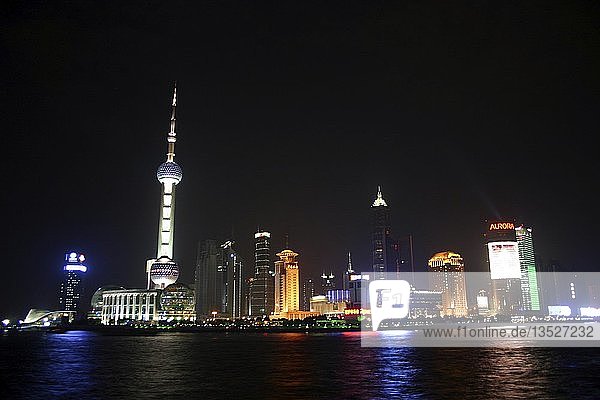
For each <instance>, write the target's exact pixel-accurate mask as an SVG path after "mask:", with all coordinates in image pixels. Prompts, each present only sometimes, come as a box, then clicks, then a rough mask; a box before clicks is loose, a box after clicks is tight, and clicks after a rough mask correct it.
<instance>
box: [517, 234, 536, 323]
mask: <svg viewBox="0 0 600 400" xmlns="http://www.w3.org/2000/svg"><path fill="white" fill-rule="evenodd" d="M515 231H516V234H517V244H518V247H519V263H520V267H521V296H522V302H523V303H522V305H523V310H524V311H540V295H539V291H538V280H537V272H536V269H535V253H534V249H533V237H532V229H531V228H525V227H524V226H523V225H521V226H518V227H516V228H515Z"/></svg>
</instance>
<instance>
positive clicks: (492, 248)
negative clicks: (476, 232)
mask: <svg viewBox="0 0 600 400" xmlns="http://www.w3.org/2000/svg"><path fill="white" fill-rule="evenodd" d="M484 237H485V242H486V244H485V245H486V247H487V260H488V264H489V267H490V277H491V279H492V288H491V293H490V300H491V302H490V312H491V313H492V314H504V315H511V314H515V313H516V312H517V311H519V310H520V309H521V267H520V262H519V250H518V244H517V238H516V233H515V223H514V219H502V220H490V221H486V232H485V234H484Z"/></svg>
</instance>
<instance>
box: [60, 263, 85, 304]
mask: <svg viewBox="0 0 600 400" xmlns="http://www.w3.org/2000/svg"><path fill="white" fill-rule="evenodd" d="M84 261H85V256H84V255H83V254H77V253H75V252H71V253H67V254H66V255H65V265H64V266H63V274H64V275H63V280H62V282H61V284H60V295H59V298H58V306H59V308H60V310H61V311H76V312H81V311H82V310H81V308H80V306H81V297H82V294H83V282H82V281H83V277H84V276H85V273H86V272H87V267H86V266H85V265H83V262H84ZM86 303H87V302H86Z"/></svg>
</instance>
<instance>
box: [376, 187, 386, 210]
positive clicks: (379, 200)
mask: <svg viewBox="0 0 600 400" xmlns="http://www.w3.org/2000/svg"><path fill="white" fill-rule="evenodd" d="M379 206H384V207H387V203H386V202H385V200H384V199H383V195H382V194H381V186H377V198H376V199H375V201H374V202H373V206H372V207H379Z"/></svg>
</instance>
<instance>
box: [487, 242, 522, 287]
mask: <svg viewBox="0 0 600 400" xmlns="http://www.w3.org/2000/svg"><path fill="white" fill-rule="evenodd" d="M487 247H488V257H489V260H490V273H491V278H492V279H520V278H521V266H520V264H519V249H518V246H517V242H490V243H488V244H487Z"/></svg>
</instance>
